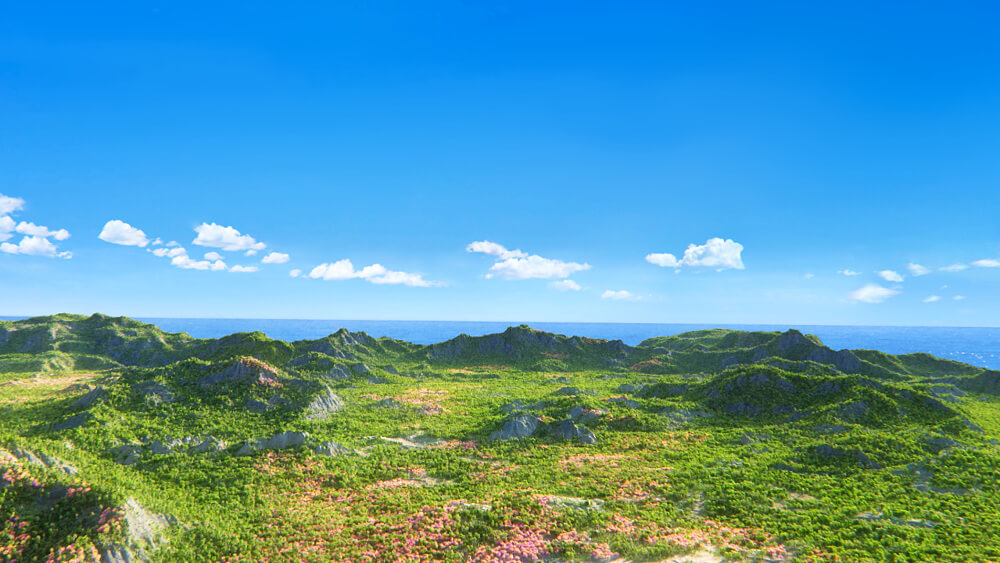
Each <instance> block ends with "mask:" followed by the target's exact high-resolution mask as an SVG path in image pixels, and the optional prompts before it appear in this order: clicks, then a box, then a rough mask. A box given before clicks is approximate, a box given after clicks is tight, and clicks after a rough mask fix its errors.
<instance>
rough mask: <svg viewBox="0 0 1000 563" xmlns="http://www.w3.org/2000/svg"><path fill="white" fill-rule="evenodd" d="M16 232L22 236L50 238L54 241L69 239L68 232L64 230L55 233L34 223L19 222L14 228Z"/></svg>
mask: <svg viewBox="0 0 1000 563" xmlns="http://www.w3.org/2000/svg"><path fill="white" fill-rule="evenodd" d="M14 230H16V231H17V232H19V233H21V234H22V235H29V236H33V237H52V238H54V239H56V240H66V239H68V238H69V231H67V230H66V229H59V230H56V231H52V230H49V228H48V227H43V226H41V225H36V224H34V223H26V222H24V221H21V222H20V223H18V224H17V228H15V229H14Z"/></svg>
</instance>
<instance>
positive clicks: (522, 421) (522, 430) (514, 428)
mask: <svg viewBox="0 0 1000 563" xmlns="http://www.w3.org/2000/svg"><path fill="white" fill-rule="evenodd" d="M540 424H541V422H540V421H539V420H538V417H537V416H534V415H530V414H519V415H515V416H514V417H512V418H511V419H509V420H508V421H507V422H505V423H503V427H502V428H500V430H497V431H496V432H494V433H493V434H490V440H514V439H516V438H527V437H528V436H531V435H532V434H534V433H535V430H537V429H538V426H539V425H540Z"/></svg>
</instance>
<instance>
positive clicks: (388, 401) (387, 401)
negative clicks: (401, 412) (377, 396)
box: [375, 397, 403, 409]
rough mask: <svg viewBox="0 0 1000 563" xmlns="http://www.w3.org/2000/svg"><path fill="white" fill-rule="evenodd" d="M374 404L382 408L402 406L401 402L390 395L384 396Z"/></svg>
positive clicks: (398, 407) (399, 407)
mask: <svg viewBox="0 0 1000 563" xmlns="http://www.w3.org/2000/svg"><path fill="white" fill-rule="evenodd" d="M375 406H376V407H380V408H383V409H401V408H403V404H402V403H400V402H399V401H397V400H396V399H393V398H392V397H386V398H384V399H382V400H381V401H379V402H377V403H375Z"/></svg>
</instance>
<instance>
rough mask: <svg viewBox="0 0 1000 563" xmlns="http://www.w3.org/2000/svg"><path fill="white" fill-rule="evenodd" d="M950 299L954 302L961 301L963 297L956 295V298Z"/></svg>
mask: <svg viewBox="0 0 1000 563" xmlns="http://www.w3.org/2000/svg"><path fill="white" fill-rule="evenodd" d="M952 299H954V300H955V301H962V300H963V299H965V296H964V295H956V296H954V297H952Z"/></svg>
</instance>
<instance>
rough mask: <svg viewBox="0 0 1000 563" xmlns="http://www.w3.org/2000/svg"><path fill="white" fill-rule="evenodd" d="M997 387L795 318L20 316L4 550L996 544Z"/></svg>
mask: <svg viewBox="0 0 1000 563" xmlns="http://www.w3.org/2000/svg"><path fill="white" fill-rule="evenodd" d="M998 405H1000V372H995V371H990V370H985V369H982V368H978V367H975V366H970V365H967V364H962V363H958V362H953V361H947V360H941V359H938V358H934V357H932V356H930V355H927V354H904V355H889V354H884V353H881V352H877V351H872V350H832V349H830V348H828V347H827V346H825V345H824V344H823V343H822V342H821V341H820V340H819V339H818V338H816V337H815V336H811V335H804V334H802V333H800V332H798V331H795V330H789V331H784V332H742V331H732V330H708V331H697V332H690V333H684V334H680V335H675V336H669V337H659V338H652V339H649V340H647V341H645V342H642V343H641V344H639V345H637V346H629V345H626V344H624V343H622V342H621V341H617V340H599V339H593V338H588V337H585V336H563V335H558V334H552V333H547V332H542V331H538V330H534V329H532V328H530V327H528V326H518V327H510V328H508V329H507V330H506V331H504V332H503V333H499V334H492V335H486V336H479V337H473V336H468V335H462V336H459V337H456V338H454V339H451V340H448V341H445V342H441V343H438V344H432V345H427V346H425V345H417V344H412V343H408V342H404V341H400V340H394V339H389V338H374V337H372V336H370V335H367V334H365V333H363V332H349V331H346V330H340V331H338V332H336V333H334V334H331V335H329V336H327V337H325V338H321V339H317V340H302V341H296V342H283V341H281V340H275V339H271V338H269V337H268V336H266V335H265V334H263V333H261V332H249V333H237V334H233V335H229V336H226V337H222V338H218V339H197V338H193V337H191V336H189V335H187V334H184V333H179V334H173V333H167V332H164V331H162V330H160V329H159V328H157V327H156V326H154V325H150V324H144V323H141V322H138V321H135V320H132V319H128V318H123V317H118V318H113V317H107V316H103V315H92V316H90V317H84V316H76V315H54V316H49V317H37V318H33V319H26V320H22V321H13V322H0V464H2V465H3V466H4V471H6V473H4V477H3V480H2V481H0V488H2V490H3V491H4V497H3V501H2V502H3V504H2V509H3V510H4V511H6V512H5V513H4V517H8V516H9V517H10V518H9V519H8V520H7V521H6V522H7V523H6V524H4V526H6V528H5V532H6V533H7V534H8V535H9V538H10V539H3V538H5V537H7V536H4V535H0V557H2V556H4V555H3V554H6V557H8V558H9V559H18V560H45V559H46V558H50V559H51V560H53V561H59V560H67V561H68V560H71V559H72V557H74V556H77V557H79V558H80V559H79V560H81V561H88V560H92V561H98V560H100V561H132V560H150V561H190V560H200V559H210V560H220V559H224V560H227V561H258V560H262V559H265V558H269V559H270V560H289V561H293V560H306V561H383V560H384V561H396V560H475V561H495V560H503V561H535V560H557V559H558V560H577V561H612V560H622V559H621V558H624V559H627V560H633V561H661V560H664V559H666V558H668V557H674V556H678V555H679V554H685V553H687V554H691V555H692V556H695V555H697V556H699V557H703V558H704V560H706V561H721V560H722V559H723V558H726V559H727V560H736V561H738V560H747V561H835V560H836V561H845V560H846V561H882V560H885V559H886V558H888V557H898V558H900V560H938V561H949V560H950V561H967V560H980V559H982V560H986V559H990V558H996V557H998V556H1000V541H998V540H997V539H996V538H995V536H994V534H993V532H992V530H994V529H995V528H996V526H997V522H996V521H995V519H996V517H995V515H996V514H998V513H1000V496H998V490H997V486H996V484H995V483H997V482H998V477H1000V442H997V438H998V437H1000V417H998V416H996V412H997V406H998ZM5 542H6V543H5ZM60 550H62V551H60ZM889 554H895V555H891V556H890V555H889ZM60 558H61V559H60ZM977 558H979V559H977ZM2 560H3V559H0V561H2ZM677 560H678V561H679V560H680V559H677Z"/></svg>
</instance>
